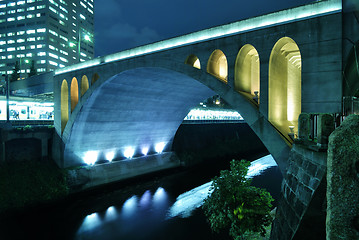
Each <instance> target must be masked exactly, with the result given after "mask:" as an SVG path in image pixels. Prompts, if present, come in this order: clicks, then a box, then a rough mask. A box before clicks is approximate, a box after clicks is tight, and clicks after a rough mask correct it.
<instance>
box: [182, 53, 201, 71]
mask: <svg viewBox="0 0 359 240" xmlns="http://www.w3.org/2000/svg"><path fill="white" fill-rule="evenodd" d="M184 63H185V64H188V65H190V66H192V67H194V68H197V69H201V62H200V60H199V58H198V57H197V56H196V55H194V54H191V55H189V56H188V57H187V59H186V61H185V62H184Z"/></svg>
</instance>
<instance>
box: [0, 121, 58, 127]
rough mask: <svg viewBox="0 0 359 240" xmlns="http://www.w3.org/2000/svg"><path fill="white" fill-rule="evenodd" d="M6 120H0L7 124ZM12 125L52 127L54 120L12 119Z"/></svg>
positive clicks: (0, 122) (1, 122)
mask: <svg viewBox="0 0 359 240" xmlns="http://www.w3.org/2000/svg"><path fill="white" fill-rule="evenodd" d="M5 123H6V120H0V125H2V124H5ZM10 123H11V126H12V127H14V128H16V127H26V126H31V127H52V126H54V120H10Z"/></svg>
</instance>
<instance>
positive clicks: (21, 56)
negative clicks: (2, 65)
mask: <svg viewBox="0 0 359 240" xmlns="http://www.w3.org/2000/svg"><path fill="white" fill-rule="evenodd" d="M16 57H17V58H23V57H25V54H17V55H16Z"/></svg>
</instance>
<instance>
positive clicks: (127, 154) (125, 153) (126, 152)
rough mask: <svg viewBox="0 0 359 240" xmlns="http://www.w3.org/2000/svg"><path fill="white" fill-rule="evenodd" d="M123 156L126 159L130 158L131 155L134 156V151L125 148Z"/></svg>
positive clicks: (130, 148)
mask: <svg viewBox="0 0 359 240" xmlns="http://www.w3.org/2000/svg"><path fill="white" fill-rule="evenodd" d="M123 154H124V155H125V157H126V158H132V157H133V154H135V150H134V149H133V148H132V147H127V148H126V149H125V152H124V153H123Z"/></svg>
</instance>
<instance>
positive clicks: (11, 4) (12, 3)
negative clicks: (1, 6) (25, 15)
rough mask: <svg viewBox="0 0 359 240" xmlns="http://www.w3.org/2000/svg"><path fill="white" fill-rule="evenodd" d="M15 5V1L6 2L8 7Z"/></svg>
mask: <svg viewBox="0 0 359 240" xmlns="http://www.w3.org/2000/svg"><path fill="white" fill-rule="evenodd" d="M15 5H16V3H14V2H11V3H8V4H7V6H8V7H13V6H15Z"/></svg>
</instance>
